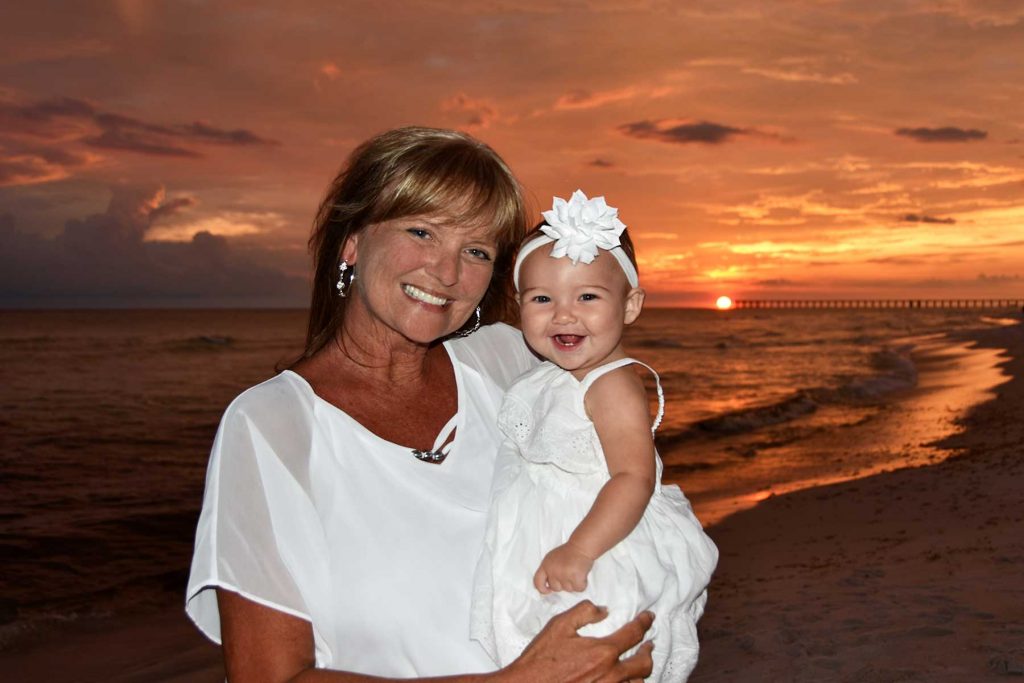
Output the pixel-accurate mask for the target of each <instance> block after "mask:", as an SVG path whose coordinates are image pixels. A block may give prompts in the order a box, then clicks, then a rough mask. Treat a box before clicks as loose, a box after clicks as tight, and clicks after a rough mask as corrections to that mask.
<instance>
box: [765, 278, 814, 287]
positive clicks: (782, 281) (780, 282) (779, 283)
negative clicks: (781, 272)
mask: <svg viewBox="0 0 1024 683" xmlns="http://www.w3.org/2000/svg"><path fill="white" fill-rule="evenodd" d="M753 284H754V285H758V286H761V287H803V286H804V284H803V283H801V282H797V281H796V280H789V279H786V278H784V277H776V278H769V279H766V280H756V281H754V282H753Z"/></svg>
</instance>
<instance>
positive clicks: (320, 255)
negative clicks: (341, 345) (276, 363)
mask: <svg viewBox="0 0 1024 683" xmlns="http://www.w3.org/2000/svg"><path fill="white" fill-rule="evenodd" d="M425 214H434V215H440V216H444V217H446V218H448V219H450V220H451V221H453V222H456V223H462V222H465V223H474V224H478V223H480V222H487V223H490V224H491V225H493V227H494V236H495V242H496V247H497V253H496V257H495V259H494V273H493V275H492V276H491V283H490V285H489V286H488V288H487V292H486V293H485V294H484V297H483V299H482V300H481V302H480V310H481V319H482V322H483V323H484V324H486V323H491V322H496V321H505V322H513V321H514V319H515V315H516V310H517V309H516V307H515V305H514V301H513V298H512V296H513V295H512V283H511V279H512V278H511V269H512V263H513V261H512V257H513V254H514V251H515V248H516V246H517V245H518V244H519V242H520V240H521V239H522V236H523V234H524V233H525V232H526V208H525V205H524V201H523V192H522V189H521V187H520V186H519V182H518V181H517V180H516V178H515V176H513V175H512V171H511V170H509V168H508V166H507V165H506V164H505V162H504V161H503V160H502V159H501V157H499V156H498V154H497V153H496V152H495V151H494V150H493V149H491V148H490V147H488V146H487V145H486V144H484V143H482V142H480V141H479V140H477V139H475V138H473V137H471V136H469V135H466V134H465V133H460V132H458V131H454V130H444V129H438V128H422V127H408V128H397V129H395V130H390V131H388V132H386V133H382V134H380V135H378V136H376V137H374V138H371V139H370V140H367V141H366V142H364V143H363V144H361V145H359V147H357V148H356V149H355V150H354V151H353V152H352V154H351V155H349V158H348V160H347V161H346V163H345V166H344V167H343V168H342V170H341V172H339V173H338V175H337V177H335V178H334V180H333V181H332V182H331V185H330V187H328V189H327V193H326V195H325V196H324V199H323V201H322V202H321V203H320V209H319V211H317V215H316V219H315V221H314V224H313V234H312V235H311V236H310V238H309V247H310V250H311V251H312V253H313V267H314V272H313V296H312V301H311V304H310V311H309V326H308V329H307V332H306V349H305V351H304V352H303V357H306V358H308V357H309V356H312V355H313V354H314V353H316V352H317V351H319V350H320V349H321V348H323V347H324V345H325V344H327V343H328V341H330V340H331V339H332V338H333V337H334V335H335V334H336V333H337V331H338V329H339V328H340V326H341V323H342V321H343V320H344V318H345V302H346V301H347V299H344V298H341V297H339V296H338V295H337V290H336V288H335V285H336V283H337V281H338V263H339V261H340V259H341V250H342V247H343V246H344V245H345V243H346V242H347V241H348V239H349V237H351V236H353V235H356V234H358V233H359V232H361V231H362V230H364V229H366V227H367V226H369V225H373V224H375V223H381V222H383V221H387V220H392V219H395V218H403V217H406V216H417V215H425ZM346 280H348V278H346Z"/></svg>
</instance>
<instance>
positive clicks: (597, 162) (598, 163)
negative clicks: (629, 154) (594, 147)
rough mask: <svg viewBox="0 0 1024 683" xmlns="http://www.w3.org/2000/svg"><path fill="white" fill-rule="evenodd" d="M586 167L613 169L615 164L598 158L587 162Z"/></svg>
mask: <svg viewBox="0 0 1024 683" xmlns="http://www.w3.org/2000/svg"><path fill="white" fill-rule="evenodd" d="M587 166H593V167H594V168H613V167H614V166H615V162H614V161H609V160H608V159H602V158H600V157H598V158H597V159H591V160H590V161H588V162H587Z"/></svg>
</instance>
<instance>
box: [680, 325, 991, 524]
mask: <svg viewBox="0 0 1024 683" xmlns="http://www.w3.org/2000/svg"><path fill="white" fill-rule="evenodd" d="M995 329H999V328H998V327H997V328H995ZM987 331H988V330H987V329H985V328H979V332H980V333H985V332H987ZM905 341H906V342H907V343H911V344H913V346H914V351H913V352H912V354H911V357H912V359H913V363H914V366H913V367H914V374H915V377H916V379H915V382H914V386H912V387H908V388H900V389H897V390H895V391H893V392H891V393H889V394H887V395H885V398H884V400H882V401H881V402H879V403H877V404H871V403H866V404H864V405H856V404H850V405H847V406H845V407H843V408H838V407H836V406H823V407H822V408H821V409H820V410H819V411H816V412H814V413H811V414H808V415H806V416H802V417H799V418H797V419H796V420H793V421H791V422H783V423H781V424H779V425H774V426H770V427H769V428H768V429H766V430H763V432H760V431H759V432H753V433H749V434H748V433H740V434H737V435H735V436H725V437H717V438H705V439H702V440H701V441H699V442H697V443H693V444H689V443H685V442H684V443H681V444H679V445H678V446H676V447H675V448H672V449H670V450H667V451H666V452H665V454H664V456H663V457H664V459H665V460H666V461H668V462H672V461H676V462H680V461H681V462H683V463H685V462H687V461H693V460H694V459H696V460H697V461H700V460H706V459H707V453H708V452H713V451H719V452H722V451H725V452H729V451H732V452H734V453H735V452H737V451H739V452H743V453H744V455H743V457H742V458H738V457H737V458H734V459H733V461H732V462H728V463H726V466H725V467H720V468H717V467H716V468H712V469H709V470H706V471H703V472H701V471H698V472H686V465H685V464H684V465H683V466H682V468H681V469H682V470H683V471H682V472H681V473H679V474H669V475H668V476H666V477H665V481H666V483H677V484H678V485H679V486H680V488H681V489H682V490H683V491H684V493H686V495H687V496H688V497H689V499H690V502H691V504H692V505H693V507H694V510H695V512H696V513H697V517H698V519H700V520H701V522H702V523H703V524H704V526H705V527H708V526H713V525H716V524H719V523H720V522H722V521H723V520H725V519H726V518H728V517H729V516H731V515H733V514H736V513H738V512H741V511H744V510H749V509H751V508H753V507H755V506H757V505H758V504H759V503H761V502H762V501H764V500H767V499H769V498H772V497H775V496H779V495H786V494H789V493H794V492H796V491H802V490H806V489H813V488H820V487H824V486H830V485H832V484H838V483H841V482H845V481H855V480H858V479H864V478H867V477H871V476H875V475H877V474H881V473H884V472H890V471H894V470H897V469H902V468H905V467H917V466H922V465H931V464H936V463H938V462H942V461H944V460H946V459H948V458H950V457H955V455H956V452H955V449H951V448H946V447H942V446H940V445H938V442H940V441H942V440H943V439H945V438H947V437H949V436H952V435H954V434H956V433H958V432H959V431H961V429H962V426H961V424H960V422H961V420H962V419H963V418H964V417H965V416H966V415H967V414H969V412H970V410H972V409H973V408H974V407H975V406H977V405H979V404H981V403H984V402H985V401H987V400H990V399H991V398H992V397H993V396H994V391H995V388H996V387H998V386H999V385H1000V384H1001V383H1003V382H1005V381H1007V376H1006V375H1005V373H1004V372H1003V371H1002V370H1001V369H1000V366H1001V357H1000V353H1001V351H1002V349H1001V348H997V347H994V348H987V347H983V346H979V345H977V344H974V343H973V340H972V339H971V338H970V337H967V336H964V335H943V336H942V337H941V338H939V337H936V336H935V335H929V336H926V337H918V338H907V339H906V340H905ZM843 410H849V411H851V414H852V415H854V416H856V415H857V414H859V417H855V419H853V420H851V418H850V416H849V415H844V414H843V412H842V411H843ZM808 423H817V424H815V425H814V426H808ZM793 434H796V436H793ZM693 447H695V448H694V450H692V451H691V452H688V450H689V449H691V448H693ZM677 454H678V455H677ZM666 469H667V470H671V469H673V468H671V467H666Z"/></svg>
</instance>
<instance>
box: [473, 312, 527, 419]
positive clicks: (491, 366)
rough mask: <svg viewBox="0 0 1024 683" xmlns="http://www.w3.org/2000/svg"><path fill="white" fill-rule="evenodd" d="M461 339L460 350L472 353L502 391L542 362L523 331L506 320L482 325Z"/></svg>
mask: <svg viewBox="0 0 1024 683" xmlns="http://www.w3.org/2000/svg"><path fill="white" fill-rule="evenodd" d="M458 343H459V345H460V346H459V349H458V352H459V353H463V352H469V353H470V354H472V355H473V356H474V358H475V362H474V363H472V365H474V366H475V367H478V368H481V369H482V370H484V371H485V372H486V373H487V375H488V376H489V377H490V378H491V379H492V380H493V381H494V382H495V383H496V384H497V385H498V386H499V387H500V388H501V390H502V391H505V390H507V389H508V388H509V387H510V386H511V385H512V383H513V382H514V381H515V380H516V378H518V377H519V376H520V375H522V374H523V373H524V372H526V371H527V370H532V369H533V368H535V367H537V366H538V365H539V364H540V362H541V361H540V359H539V358H537V356H535V355H533V352H532V351H530V347H528V346H527V345H526V341H524V340H523V333H522V332H520V331H519V330H517V329H516V328H514V327H512V326H511V325H506V324H505V323H495V324H494V325H486V326H484V327H481V328H480V329H479V330H478V331H477V332H475V333H473V334H471V335H469V336H468V337H466V338H465V339H459V340H458ZM499 400H500V399H499Z"/></svg>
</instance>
